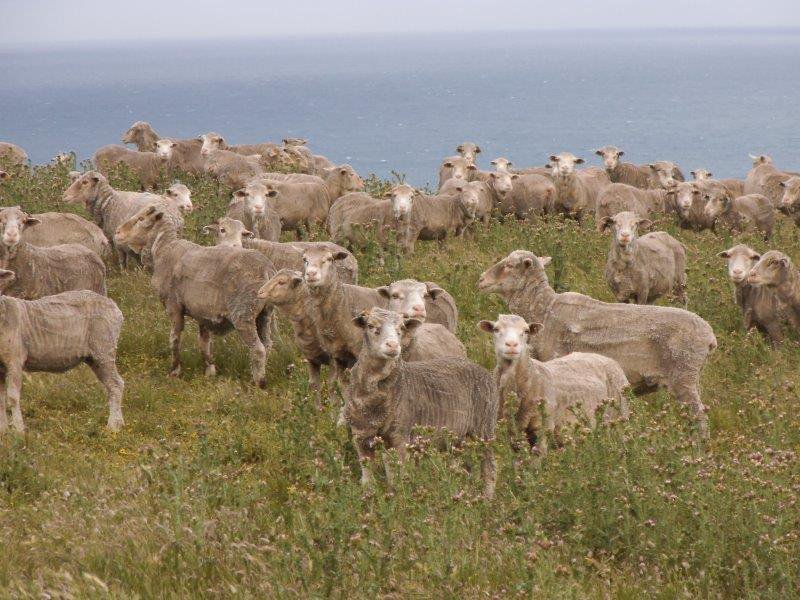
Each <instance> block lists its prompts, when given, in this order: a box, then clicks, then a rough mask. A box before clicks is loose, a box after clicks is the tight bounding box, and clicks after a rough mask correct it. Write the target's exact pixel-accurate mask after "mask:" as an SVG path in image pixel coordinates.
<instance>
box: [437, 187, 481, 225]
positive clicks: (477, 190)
mask: <svg viewBox="0 0 800 600" xmlns="http://www.w3.org/2000/svg"><path fill="white" fill-rule="evenodd" d="M439 193H440V194H455V195H460V196H461V197H462V199H463V200H464V202H465V203H466V204H467V205H468V206H474V207H475V221H481V222H482V223H483V225H484V227H488V226H489V221H491V219H492V206H493V204H494V202H493V198H494V195H493V194H492V189H491V188H490V187H489V185H488V184H486V183H484V182H483V181H468V182H466V183H465V182H464V180H463V179H448V180H447V181H446V182H445V184H444V185H443V186H442V189H441V190H439Z"/></svg>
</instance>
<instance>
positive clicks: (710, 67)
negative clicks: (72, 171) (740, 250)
mask: <svg viewBox="0 0 800 600" xmlns="http://www.w3.org/2000/svg"><path fill="white" fill-rule="evenodd" d="M799 98H800V31H798V30H752V31H751V30H725V31H723V30H719V31H717V30H680V31H639V32H637V31H600V32H587V31H583V32H580V31H567V32H556V31H552V32H514V33H505V34H498V33H463V34H440V35H424V36H423V35H410V34H409V35H403V34H397V35H367V34H365V35H360V36H350V37H347V38H344V37H341V38H337V37H326V38H313V39H312V38H308V39H303V38H282V39H277V38H274V39H264V40H208V41H192V42H158V43H144V42H142V43H136V42H125V43H122V42H120V43H104V44H96V45H79V44H78V45H61V46H57V47H50V48H34V47H9V46H0V115H2V116H1V117H0V140H4V141H11V142H14V143H16V144H19V145H20V146H22V147H23V148H25V149H26V150H27V151H28V153H29V155H30V157H31V159H32V160H33V162H35V163H42V162H47V161H49V160H50V159H51V158H52V157H53V156H54V155H56V154H57V153H58V152H62V151H70V150H72V151H75V152H76V153H77V155H78V156H79V157H80V158H87V157H89V156H91V154H92V153H93V152H94V150H95V149H96V148H98V147H99V146H101V145H104V144H109V143H120V136H121V135H122V133H123V132H124V131H125V130H126V129H127V128H128V127H129V126H130V124H131V123H132V122H133V121H136V120H146V121H149V122H151V123H152V124H153V126H154V127H155V129H156V130H157V131H158V132H159V133H160V134H162V135H164V136H172V137H191V136H196V135H198V134H201V133H204V132H207V131H216V132H218V133H221V134H222V135H223V136H225V138H226V139H227V140H228V141H229V142H230V143H249V142H261V141H271V140H280V139H281V138H283V137H285V136H292V137H298V136H301V137H307V138H308V139H309V140H310V144H309V145H310V147H311V148H312V150H313V151H314V152H316V153H321V154H324V155H326V156H328V157H329V158H331V159H332V160H333V161H334V162H336V163H342V162H347V163H350V164H352V165H353V166H354V167H355V168H356V169H357V170H358V171H359V172H360V173H362V174H368V173H376V174H378V175H380V176H382V177H386V176H389V174H390V173H391V172H392V171H394V172H397V173H400V174H404V175H405V176H406V178H407V180H408V181H409V182H411V183H413V184H414V185H424V184H426V183H435V182H436V173H437V170H438V166H439V163H440V162H441V159H442V158H443V157H445V156H448V155H452V154H454V150H455V147H456V146H457V145H458V143H460V142H462V141H475V142H477V143H478V144H479V145H480V146H481V148H482V150H483V152H482V154H480V155H479V161H478V162H479V165H481V166H482V167H484V168H489V167H490V165H489V161H490V160H491V159H492V158H494V157H496V156H505V157H507V158H510V159H511V160H513V161H514V163H515V164H516V165H518V166H526V165H541V164H543V163H545V162H546V161H547V157H548V156H549V155H550V154H553V153H558V152H561V151H570V152H573V153H574V154H576V155H578V156H581V157H583V158H585V159H586V161H587V163H588V164H595V165H599V164H600V161H599V157H596V156H594V154H593V149H594V148H596V147H598V146H602V145H605V144H615V145H617V146H619V147H621V148H623V149H624V150H625V151H626V158H627V159H628V160H630V161H632V162H637V163H642V162H650V161H654V160H662V159H663V160H673V161H675V162H677V163H678V164H679V165H680V166H681V167H682V168H683V169H684V171H685V172H686V173H687V175H688V171H690V170H692V169H694V168H697V167H703V168H707V169H710V170H711V171H712V172H713V173H714V174H715V175H716V176H718V177H743V176H744V174H745V173H746V172H747V170H748V168H749V166H750V161H749V160H748V157H747V154H748V152H754V153H755V152H758V153H762V152H764V153H768V154H771V155H772V156H773V157H774V158H775V162H776V163H777V164H778V165H779V166H780V167H783V168H787V169H792V170H798V169H800V151H798V150H800V145H799V144H798V140H800V118H799V117H800V115H799V114H798V112H799V109H798V99H799Z"/></svg>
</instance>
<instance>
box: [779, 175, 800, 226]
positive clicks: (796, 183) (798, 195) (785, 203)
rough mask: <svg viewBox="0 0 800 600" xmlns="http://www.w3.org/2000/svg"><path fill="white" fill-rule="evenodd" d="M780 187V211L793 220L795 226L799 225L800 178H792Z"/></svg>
mask: <svg viewBox="0 0 800 600" xmlns="http://www.w3.org/2000/svg"><path fill="white" fill-rule="evenodd" d="M780 185H781V187H782V188H783V197H782V198H781V209H782V210H783V211H785V212H786V214H787V215H789V216H790V217H792V219H794V223H795V225H800V177H797V176H792V177H790V178H789V179H787V180H785V181H782V182H781V184H780Z"/></svg>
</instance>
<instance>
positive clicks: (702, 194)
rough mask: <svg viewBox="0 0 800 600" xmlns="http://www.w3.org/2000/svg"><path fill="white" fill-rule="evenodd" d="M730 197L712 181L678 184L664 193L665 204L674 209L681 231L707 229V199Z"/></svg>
mask: <svg viewBox="0 0 800 600" xmlns="http://www.w3.org/2000/svg"><path fill="white" fill-rule="evenodd" d="M724 196H730V192H729V191H728V190H727V188H726V187H725V186H724V185H722V184H721V183H720V182H718V181H716V180H714V179H705V180H703V179H701V180H698V181H689V182H681V183H678V184H676V185H674V186H672V187H670V188H669V189H667V191H666V202H667V203H668V204H669V205H670V206H671V207H674V210H675V217H676V219H677V222H678V225H679V226H680V227H682V228H683V229H695V230H701V229H707V228H708V227H709V223H708V221H707V219H706V217H705V205H706V201H707V200H706V199H707V198H708V197H724Z"/></svg>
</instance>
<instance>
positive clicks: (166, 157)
mask: <svg viewBox="0 0 800 600" xmlns="http://www.w3.org/2000/svg"><path fill="white" fill-rule="evenodd" d="M202 147H203V142H202V140H201V139H200V138H195V139H188V140H176V139H172V138H163V139H160V140H158V141H157V142H156V149H155V153H156V155H158V157H159V158H160V159H161V160H162V161H165V163H166V169H167V171H168V172H170V173H171V172H175V171H182V172H184V173H189V174H191V175H201V174H202V173H204V168H205V158H204V157H203V155H202V154H201V153H200V151H201V149H202Z"/></svg>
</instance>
